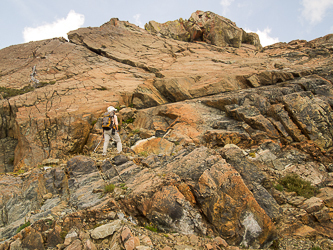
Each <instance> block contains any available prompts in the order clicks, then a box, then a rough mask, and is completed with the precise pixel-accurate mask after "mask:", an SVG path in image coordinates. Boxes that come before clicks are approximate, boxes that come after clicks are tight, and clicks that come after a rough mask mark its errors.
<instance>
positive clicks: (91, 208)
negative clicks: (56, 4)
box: [0, 11, 333, 250]
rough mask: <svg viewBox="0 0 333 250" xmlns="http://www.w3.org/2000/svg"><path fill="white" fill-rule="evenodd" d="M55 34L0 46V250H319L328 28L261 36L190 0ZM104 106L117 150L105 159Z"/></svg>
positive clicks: (326, 168) (323, 217)
mask: <svg viewBox="0 0 333 250" xmlns="http://www.w3.org/2000/svg"><path fill="white" fill-rule="evenodd" d="M68 37H69V42H68V41H66V40H65V39H62V38H54V39H49V40H44V41H38V42H31V43H27V44H21V45H15V46H10V47H8V48H5V49H2V50H0V62H1V63H0V87H1V88H0V92H1V97H2V98H1V100H0V115H1V119H0V149H1V150H0V173H1V175H0V240H6V241H4V242H1V243H0V249H6V250H7V249H24V248H35V249H44V248H47V247H58V248H61V249H64V248H66V249H81V248H83V249H106V248H109V249H120V248H125V249H126V247H127V248H128V249H129V248H131V249H134V248H135V247H136V248H137V249H149V248H153V247H156V249H163V248H165V249H168V247H169V248H176V247H178V248H179V249H185V248H191V247H193V248H194V249H196V248H195V247H202V248H207V249H220V248H225V249H228V248H230V249H235V247H237V246H243V247H249V248H265V247H268V246H270V245H271V244H273V243H274V244H277V243H276V242H277V241H278V242H279V244H280V246H281V249H284V248H283V247H286V246H288V247H290V246H295V249H305V248H311V247H315V246H316V245H315V244H318V245H320V246H321V248H322V249H329V248H326V246H328V245H330V240H331V239H332V237H333V231H332V222H333V216H332V195H331V193H332V187H333V175H332V170H333V160H332V159H333V110H332V107H333V86H332V82H333V75H332V70H333V69H332V65H333V63H332V53H333V50H332V46H333V36H332V35H327V36H324V37H321V38H318V39H315V40H313V41H309V42H307V41H304V40H295V41H291V42H289V43H278V44H274V45H270V46H267V47H264V48H261V45H260V41H259V39H258V36H257V35H256V34H248V33H246V32H244V31H243V30H242V29H240V28H238V27H237V26H236V25H235V24H234V23H233V22H232V21H230V20H228V19H226V18H224V17H221V16H218V15H216V14H214V13H212V12H201V11H197V12H195V13H193V14H192V16H191V17H190V18H189V19H188V20H182V19H180V20H176V21H173V22H167V23H164V24H158V23H156V22H153V21H151V22H150V23H149V24H147V25H146V30H144V29H141V28H139V27H137V26H135V25H133V24H130V23H128V22H123V21H119V20H118V19H116V18H112V19H111V20H110V21H109V22H107V23H105V24H103V25H102V26H100V27H95V28H92V27H89V28H81V29H78V30H75V31H71V32H69V34H68ZM33 66H36V68H37V76H36V78H37V79H38V80H39V81H40V82H39V84H33V83H31V82H29V80H30V78H29V76H30V74H31V69H32V67H33ZM110 105H112V106H114V107H117V109H118V110H119V112H117V115H118V119H119V125H120V137H121V139H122V144H123V153H122V154H121V155H115V153H114V145H113V144H112V143H110V145H109V149H108V153H107V156H106V157H102V156H101V154H100V153H101V148H102V146H101V145H103V143H102V141H103V140H102V130H101V114H103V113H104V112H105V110H106V108H107V107H108V106H110ZM99 142H101V144H100V146H99V147H97V148H96V146H97V145H98V143H99ZM94 150H95V151H96V152H97V153H94V152H93V151H94ZM290 174H294V175H295V174H296V175H297V176H298V177H300V178H301V180H303V181H306V182H308V183H310V184H311V185H312V186H313V187H316V188H317V190H319V191H320V192H319V191H316V192H314V194H313V197H312V198H306V197H303V196H301V195H299V194H298V193H296V192H287V190H285V189H281V188H280V189H279V188H278V187H277V186H278V184H279V180H280V179H281V178H283V177H285V176H288V175H290ZM111 190H112V191H111ZM27 221H29V222H30V223H31V224H32V225H30V226H28V227H27V228H25V229H23V230H22V231H21V232H17V229H18V228H19V227H20V226H22V225H24V224H25V223H26V222H27ZM113 223H115V224H116V225H117V226H115V227H112V226H110V225H114V224H113ZM138 225H139V226H142V227H138ZM109 227H112V230H110V233H108V234H107V235H103V236H101V237H100V236H98V237H97V236H96V235H97V234H98V235H100V233H97V232H101V231H104V228H109ZM153 231H158V232H160V233H154V232H153ZM92 232H94V233H92ZM161 233H162V234H163V235H167V236H161ZM95 236H96V237H97V238H98V239H97V238H96V237H95ZM206 236H209V237H210V238H207V237H206ZM147 237H148V238H147ZM309 238H311V239H315V241H310V240H308V239H309ZM319 239H320V240H319ZM140 244H141V245H140ZM193 244H194V245H193ZM178 248H177V249H178Z"/></svg>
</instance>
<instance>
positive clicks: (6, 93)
mask: <svg viewBox="0 0 333 250" xmlns="http://www.w3.org/2000/svg"><path fill="white" fill-rule="evenodd" d="M33 90H34V88H33V87H31V86H25V87H24V88H22V89H11V88H6V87H0V93H1V95H2V97H3V98H10V97H13V96H17V95H23V94H25V93H28V92H31V91H33Z"/></svg>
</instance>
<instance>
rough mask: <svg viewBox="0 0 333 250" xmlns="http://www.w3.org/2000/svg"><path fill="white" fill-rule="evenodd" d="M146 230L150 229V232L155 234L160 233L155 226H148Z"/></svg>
mask: <svg viewBox="0 0 333 250" xmlns="http://www.w3.org/2000/svg"><path fill="white" fill-rule="evenodd" d="M145 228H146V229H148V230H149V231H152V232H155V233H157V232H158V229H157V227H155V226H154V225H152V224H150V225H146V226H145Z"/></svg>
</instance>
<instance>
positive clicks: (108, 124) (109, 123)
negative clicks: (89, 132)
mask: <svg viewBox="0 0 333 250" xmlns="http://www.w3.org/2000/svg"><path fill="white" fill-rule="evenodd" d="M113 117H114V111H112V112H110V113H109V112H105V113H104V115H103V118H102V128H103V129H105V130H110V129H111V128H112V127H113V126H114V122H113Z"/></svg>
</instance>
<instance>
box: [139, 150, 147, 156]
mask: <svg viewBox="0 0 333 250" xmlns="http://www.w3.org/2000/svg"><path fill="white" fill-rule="evenodd" d="M140 155H142V156H144V157H147V156H148V152H147V151H142V152H140Z"/></svg>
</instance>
